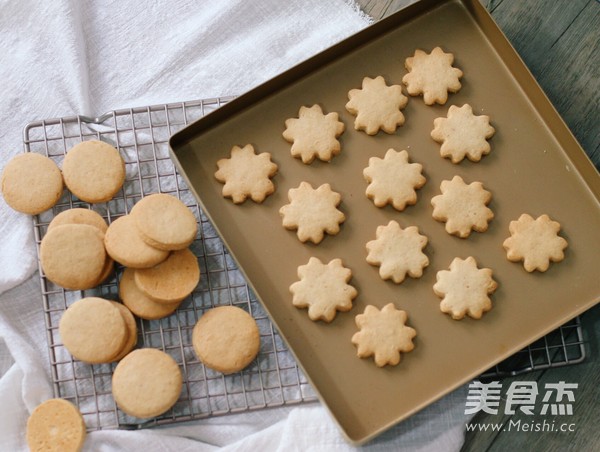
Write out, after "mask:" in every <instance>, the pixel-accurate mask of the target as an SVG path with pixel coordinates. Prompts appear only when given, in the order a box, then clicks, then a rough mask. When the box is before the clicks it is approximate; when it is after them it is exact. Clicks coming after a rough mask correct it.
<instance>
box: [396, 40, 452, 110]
mask: <svg viewBox="0 0 600 452" xmlns="http://www.w3.org/2000/svg"><path fill="white" fill-rule="evenodd" d="M453 62H454V55H453V54H451V53H445V52H444V51H443V50H442V49H441V48H439V47H436V48H435V49H433V50H432V51H431V53H425V52H423V51H422V50H420V49H417V50H416V51H415V54H414V56H412V57H408V58H407V59H406V60H405V61H404V66H405V67H406V69H407V70H408V74H406V75H405V76H404V77H402V82H403V83H404V84H405V85H406V90H407V91H408V94H410V95H411V96H418V95H419V94H423V100H424V101H425V104H427V105H433V104H434V103H436V102H437V103H438V104H440V105H444V104H445V103H446V101H447V100H448V92H451V93H455V92H457V91H458V90H459V89H460V87H461V85H460V81H459V79H460V78H461V77H462V75H463V73H462V71H461V70H460V69H457V68H455V67H452V63H453Z"/></svg>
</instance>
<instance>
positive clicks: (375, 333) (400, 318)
mask: <svg viewBox="0 0 600 452" xmlns="http://www.w3.org/2000/svg"><path fill="white" fill-rule="evenodd" d="M407 319H408V316H407V315H406V312H405V311H401V310H398V309H396V308H395V307H394V304H393V303H389V304H387V305H385V306H384V307H383V309H381V311H380V310H379V309H377V308H376V307H375V306H373V305H368V306H367V307H366V308H365V311H364V313H363V314H359V315H357V316H356V326H357V327H358V330H359V331H358V332H357V333H354V335H353V336H352V343H353V344H354V345H356V347H357V349H358V350H357V356H358V357H359V358H368V357H369V356H373V355H374V360H375V364H376V365H377V367H383V366H385V365H386V364H389V365H390V366H395V365H396V364H398V363H399V362H400V353H408V352H410V351H412V350H413V348H414V344H413V341H412V340H413V338H414V337H415V336H416V335H417V332H416V331H415V330H414V329H413V328H411V327H409V326H406V321H407Z"/></svg>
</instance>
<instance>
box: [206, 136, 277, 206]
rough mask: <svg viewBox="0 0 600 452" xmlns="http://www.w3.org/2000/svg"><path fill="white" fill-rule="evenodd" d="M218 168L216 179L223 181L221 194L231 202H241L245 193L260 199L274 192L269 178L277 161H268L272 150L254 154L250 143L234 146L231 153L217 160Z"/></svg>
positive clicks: (245, 196)
mask: <svg viewBox="0 0 600 452" xmlns="http://www.w3.org/2000/svg"><path fill="white" fill-rule="evenodd" d="M217 168H218V170H217V172H216V173H215V179H217V180H218V181H219V182H222V183H224V184H225V185H224V186H223V196H224V197H225V198H231V200H232V201H233V202H234V204H241V203H243V202H244V201H245V200H246V198H248V197H250V199H252V201H254V202H257V203H261V202H263V201H264V200H265V198H266V197H267V196H269V195H270V194H271V193H274V192H275V185H274V184H273V182H272V181H271V178H272V177H273V176H275V174H277V165H276V164H275V163H273V162H272V161H271V154H269V153H268V152H262V153H260V154H258V155H257V154H256V153H255V152H254V147H253V146H252V145H251V144H247V145H246V146H244V147H243V148H240V147H239V146H234V147H233V148H232V149H231V157H230V158H228V159H221V160H219V161H218V162H217Z"/></svg>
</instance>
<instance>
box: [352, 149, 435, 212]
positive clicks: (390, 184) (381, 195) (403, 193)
mask: <svg viewBox="0 0 600 452" xmlns="http://www.w3.org/2000/svg"><path fill="white" fill-rule="evenodd" d="M422 170H423V166H422V165H421V164H419V163H408V153H407V152H406V151H400V152H397V151H395V150H394V149H389V150H388V151H387V152H386V154H385V157H384V158H383V159H380V158H378V157H371V158H370V159H369V166H368V167H367V168H365V169H364V170H363V176H364V178H365V180H366V181H367V182H368V183H369V185H368V186H367V192H366V193H367V198H369V199H372V200H373V203H374V204H375V205H376V206H377V207H384V206H385V205H386V204H388V203H391V204H392V205H393V206H394V208H395V209H396V210H400V211H402V210H404V208H405V207H406V206H407V205H412V204H415V203H416V202H417V192H416V191H415V189H416V188H421V187H422V186H423V185H425V182H426V179H425V178H424V177H423V175H422V174H421V171H422Z"/></svg>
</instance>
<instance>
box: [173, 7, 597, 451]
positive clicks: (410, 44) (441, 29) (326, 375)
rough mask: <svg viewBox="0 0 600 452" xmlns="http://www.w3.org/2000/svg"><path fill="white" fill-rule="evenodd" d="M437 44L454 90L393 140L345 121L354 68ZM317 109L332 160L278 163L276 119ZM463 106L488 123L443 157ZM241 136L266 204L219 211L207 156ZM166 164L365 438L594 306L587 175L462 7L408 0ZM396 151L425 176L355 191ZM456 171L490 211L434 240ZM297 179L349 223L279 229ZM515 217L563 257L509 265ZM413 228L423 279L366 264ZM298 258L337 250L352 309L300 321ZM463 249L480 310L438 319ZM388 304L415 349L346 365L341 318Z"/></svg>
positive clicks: (309, 371) (239, 106) (486, 25)
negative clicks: (443, 279)
mask: <svg viewBox="0 0 600 452" xmlns="http://www.w3.org/2000/svg"><path fill="white" fill-rule="evenodd" d="M438 45H439V46H442V47H443V48H444V49H445V50H446V51H451V52H453V53H454V54H455V66H456V67H459V68H460V69H462V70H463V71H464V74H465V75H464V77H463V79H462V84H463V86H462V89H461V90H460V92H459V93H457V94H451V95H450V97H449V100H448V102H447V104H446V105H445V106H431V107H430V106H426V105H425V104H424V103H423V100H422V98H410V100H409V103H408V106H407V107H406V109H405V110H404V113H405V116H406V124H405V125H404V126H402V127H400V128H399V129H398V130H397V131H396V133H394V134H391V135H388V134H385V133H382V132H380V133H379V134H377V135H376V136H367V135H366V134H364V133H363V132H357V131H355V130H354V129H353V120H354V117H353V116H351V115H350V114H348V113H347V112H346V110H345V108H344V105H345V103H346V102H347V93H348V91H349V90H350V89H352V88H358V87H360V85H361V81H362V79H363V77H365V76H370V77H375V76H377V75H383V76H384V77H385V79H386V81H387V82H388V84H389V83H395V84H401V79H402V76H403V75H404V74H405V69H404V59H405V58H406V57H408V56H411V55H412V54H413V53H414V50H415V49H416V48H421V49H425V50H427V51H429V50H431V49H432V48H433V47H435V46H438ZM315 103H318V104H320V105H321V106H323V108H324V110H325V111H326V112H332V111H335V112H338V113H340V117H341V120H342V121H343V122H344V123H345V125H346V131H345V132H344V134H343V135H342V136H341V138H340V141H341V144H342V153H341V154H340V155H339V156H336V157H335V158H334V159H333V160H332V161H331V163H329V164H327V163H323V162H313V164H312V165H304V164H302V163H301V162H300V161H299V160H298V159H294V158H292V157H291V156H290V144H289V143H287V142H286V141H285V140H284V139H283V138H282V136H281V134H282V132H283V130H284V121H285V119H287V118H293V117H296V116H297V113H298V109H299V107H300V106H302V105H306V106H310V105H313V104H315ZM465 103H469V104H470V105H471V106H472V107H473V109H474V111H475V113H476V114H487V115H489V116H490V118H491V122H492V125H493V126H494V127H495V128H496V134H495V136H494V137H493V138H492V139H491V145H492V152H491V154H490V155H488V156H486V157H484V158H483V160H482V161H481V162H479V163H471V162H468V161H463V162H462V163H460V164H458V165H454V164H452V163H451V162H450V161H448V160H447V159H442V158H441V157H440V156H439V144H437V143H435V142H434V141H433V140H432V139H431V138H430V136H429V133H430V131H431V129H432V127H433V120H434V118H436V117H441V116H445V115H446V113H447V110H448V107H449V106H450V105H458V106H461V105H463V104H465ZM247 143H251V144H253V145H254V147H255V149H256V150H257V151H258V152H265V151H268V152H270V153H271V154H272V156H273V160H274V161H275V162H276V163H277V164H278V165H279V174H278V175H277V176H276V177H275V178H274V182H275V184H276V187H277V190H276V192H275V193H274V194H273V195H271V196H269V197H268V198H267V199H266V201H265V202H264V203H263V204H260V205H259V204H255V203H253V202H251V201H247V202H246V203H244V204H243V205H234V204H233V203H232V202H231V201H230V200H229V199H224V198H223V197H222V195H221V189H222V184H220V183H219V182H217V181H216V180H215V178H214V172H215V170H216V161H217V160H218V159H220V158H223V157H228V156H229V151H230V149H231V147H232V146H233V145H245V144H247ZM170 146H171V151H172V157H173V159H174V160H175V162H176V165H177V166H178V169H179V171H180V172H181V174H182V175H183V176H184V177H185V179H186V181H187V182H188V185H189V186H190V187H191V188H192V190H193V192H194V193H195V195H196V197H197V198H198V200H199V202H200V203H201V205H202V207H203V209H204V211H205V212H206V214H207V215H208V216H209V218H210V219H211V221H212V222H213V223H214V225H215V227H216V228H217V229H218V231H219V233H220V235H221V237H222V238H223V240H224V242H225V243H226V245H227V246H228V248H229V250H230V251H231V254H232V255H233V256H234V257H235V259H236V260H237V262H238V263H239V266H240V268H241V269H242V271H243V272H244V274H245V276H246V277H247V279H248V281H249V283H250V285H251V286H252V287H253V289H254V290H255V292H256V294H257V296H258V298H259V299H260V300H261V302H262V303H263V304H264V306H265V308H266V310H267V311H268V313H269V315H270V317H271V319H272V320H273V321H274V323H275V324H276V326H277V328H278V329H279V331H280V333H281V335H282V336H283V337H284V339H285V340H286V341H287V343H288V345H289V347H290V349H291V350H292V352H293V353H294V355H295V357H296V359H297V360H298V362H299V364H300V365H301V366H302V368H303V369H304V371H305V373H306V375H307V376H308V378H309V380H310V382H311V383H312V385H313V387H314V388H315V389H316V391H317V392H318V394H319V397H320V399H321V400H322V402H323V403H324V404H325V405H326V406H327V407H328V409H329V410H330V411H331V413H332V415H333V417H334V418H335V419H336V420H337V422H338V423H339V425H340V427H341V428H342V430H343V431H344V433H345V434H346V436H347V437H348V439H349V440H350V441H352V442H354V443H363V442H365V441H367V440H369V439H370V438H372V437H374V436H375V435H377V434H378V433H380V432H382V431H383V430H385V429H386V428H389V427H390V426H392V425H394V424H395V423H397V422H399V421H400V420H402V419H405V418H406V417H408V416H410V415H411V414H413V413H415V412H416V411H418V410H420V409H422V408H423V407H425V406H426V405H428V404H430V403H432V402H433V401H435V400H437V399H439V398H440V397H442V396H443V395H445V394H447V393H448V392H450V391H451V390H453V389H454V388H456V387H458V386H460V385H462V384H463V383H465V382H467V381H469V380H470V379H472V378H474V377H475V376H477V375H478V374H480V373H481V372H483V371H485V370H486V369H488V368H489V367H491V366H493V365H495V364H496V363H498V362H500V361H501V360H503V359H504V358H506V357H508V356H509V355H511V354H513V353H515V352H517V351H518V350H520V349H521V348H522V347H524V346H526V345H527V344H529V343H531V342H533V341H534V340H536V339H537V338H539V337H541V336H543V335H544V334H546V333H548V332H549V331H551V330H553V329H554V328H556V327H558V326H559V325H561V324H563V323H565V322H566V321H568V320H569V319H571V318H573V317H575V316H576V315H578V314H580V313H581V312H583V311H585V310H587V309H588V308H590V307H591V306H592V305H594V304H595V303H597V302H598V301H599V300H600V277H599V274H598V263H599V259H598V258H599V257H600V240H599V231H600V205H599V199H600V177H599V176H598V173H597V172H596V170H595V168H594V167H593V165H592V164H591V162H590V161H589V159H588V158H587V156H586V155H585V153H584V152H583V150H582V149H581V147H580V146H579V145H578V143H577V142H576V140H575V139H574V137H573V136H572V134H571V133H570V132H569V130H568V128H567V127H566V126H565V124H564V123H563V121H562V120H561V118H560V117H559V115H558V114H557V113H556V111H555V110H554V108H553V107H552V105H551V104H550V102H549V101H548V99H547V98H546V96H545V95H544V94H543V92H542V91H541V89H540V87H539V86H538V85H537V83H536V82H535V80H534V79H533V77H532V75H531V74H530V73H529V71H528V70H527V68H526V67H525V65H524V64H523V62H522V61H521V60H520V58H519V56H518V55H517V54H516V53H515V51H514V49H513V48H512V47H511V46H510V44H509V43H508V41H507V40H506V38H505V37H504V35H503V34H502V33H501V31H500V30H499V29H498V27H497V26H496V24H495V23H494V22H493V20H492V19H491V17H490V16H489V14H488V13H487V11H485V9H484V8H483V7H482V6H481V5H480V4H479V2H478V1H477V0H447V1H441V2H440V1H434V0H423V1H421V2H418V3H416V4H414V5H412V6H410V7H408V8H406V9H404V10H402V11H399V12H398V13H396V14H394V15H392V16H390V17H388V18H387V19H384V20H382V21H380V22H378V23H376V24H375V25H373V26H371V27H369V28H367V29H365V30H364V31H362V32H360V33H358V34H356V35H354V36H352V37H350V38H349V39H346V40H345V41H343V42H341V43H339V44H337V45H335V46H334V47H331V48H329V49H328V50H326V51H324V52H322V53H320V54H318V55H316V56H315V57H313V58H311V59H309V60H307V61H305V62H304V63H302V64H300V65H298V66H296V67H294V68H292V69H291V70H289V71H287V72H285V73H283V74H281V75H279V76H278V77H276V78H274V79H272V80H270V81H268V82H267V83H265V84H263V85H261V86H259V87H257V88H255V89H254V90H252V91H250V92H248V93H247V94H245V95H243V96H241V97H239V98H237V99H235V100H233V101H232V102H230V103H228V104H227V105H225V106H223V107H221V108H220V109H218V110H216V111H215V112H213V113H210V114H209V115H207V116H206V117H204V118H202V119H200V120H199V121H197V122H195V123H193V124H192V125H190V126H189V127H187V128H186V129H184V130H182V131H180V132H179V133H177V134H175V135H174V136H173V137H172V138H171V141H170ZM389 148H395V149H396V150H402V149H407V150H408V152H409V154H410V157H411V159H412V161H414V162H418V163H421V164H423V166H424V174H425V176H426V178H427V183H426V185H425V186H424V187H423V188H422V189H421V190H419V191H418V198H419V200H418V202H417V204H416V205H415V206H410V207H408V208H407V209H406V210H405V211H403V212H397V211H395V210H394V209H393V208H391V207H390V206H388V207H386V208H383V209H378V208H377V207H375V206H374V205H373V203H372V202H371V201H370V200H369V199H367V198H366V196H365V188H366V182H365V181H364V180H363V177H362V170H363V168H364V167H366V166H367V164H368V160H369V158H370V157H372V156H378V157H382V156H383V155H384V154H385V152H386V150H387V149H389ZM457 174H458V175H460V176H461V177H463V179H465V181H467V182H472V181H482V182H483V184H484V186H485V188H486V189H488V190H489V191H491V192H492V194H493V200H492V202H491V204H490V207H491V209H492V210H493V211H494V213H495V218H494V219H493V220H492V222H491V223H490V227H489V229H488V231H487V232H485V233H472V234H471V236H470V237H469V238H468V239H459V238H456V237H453V236H450V235H448V234H447V233H446V232H445V230H444V225H443V224H442V223H439V222H437V221H434V220H433V219H432V217H431V213H432V207H431V205H430V200H431V198H432V197H433V196H435V195H436V194H438V193H439V187H440V183H441V181H442V180H444V179H451V178H452V177H453V176H454V175H457ZM301 181H308V182H310V183H311V184H312V185H313V186H318V185H320V184H322V183H325V182H327V183H330V184H331V186H332V188H333V189H334V190H335V191H338V192H339V193H341V195H342V204H341V210H342V211H343V212H344V213H345V214H346V218H347V219H346V222H345V223H344V224H343V225H342V228H341V232H340V233H339V234H338V235H337V236H333V237H331V236H329V237H326V238H325V239H324V240H323V242H321V243H320V244H319V245H317V246H315V245H312V244H302V243H300V241H299V240H298V239H297V237H296V234H295V232H293V231H287V230H285V229H284V228H283V227H282V225H281V218H280V216H279V214H278V210H279V208H280V207H281V206H282V205H284V204H287V202H288V201H287V192H288V190H289V189H290V188H294V187H297V186H298V185H299V183H300V182H301ZM522 213H529V214H531V215H532V216H538V215H541V214H548V215H550V217H551V218H553V219H554V220H556V221H558V222H560V223H561V225H562V227H563V230H562V232H561V235H562V236H563V237H565V238H566V239H567V240H568V242H569V247H568V249H567V250H566V258H565V260H564V261H563V262H561V263H559V264H553V265H552V266H551V267H550V269H549V270H548V271H547V272H546V273H543V274H542V273H537V272H536V273H533V274H529V273H527V272H526V271H525V270H524V269H523V267H522V265H521V264H517V263H511V262H509V261H508V260H507V259H506V254H505V251H504V250H503V248H502V242H503V241H504V239H505V238H506V237H508V235H509V233H508V225H509V222H510V221H511V220H515V219H517V218H518V217H519V216H520V215H521V214H522ZM392 219H393V220H396V221H398V222H399V223H400V224H401V225H402V226H403V227H406V226H408V225H417V226H418V227H419V229H420V231H421V233H424V234H426V235H427V236H428V237H429V244H428V245H427V247H426V249H425V252H426V254H427V255H428V256H429V258H430V265H429V267H427V268H426V269H425V272H424V275H423V277H422V278H420V279H411V278H408V279H407V280H405V281H404V282H403V283H402V284H400V285H396V284H394V283H392V282H390V281H382V280H381V279H380V277H379V275H378V269H377V268H376V267H372V266H370V265H369V264H367V262H366V261H365V257H366V250H365V244H366V243H367V242H368V241H369V240H372V239H374V237H375V230H376V228H377V226H378V225H382V224H387V223H388V222H389V221H390V220H392ZM311 256H316V257H319V258H320V259H321V260H322V261H329V260H330V259H333V258H341V259H342V260H343V262H344V264H345V266H347V267H349V268H351V269H352V271H353V279H352V284H353V285H354V286H355V287H356V288H357V289H358V292H359V295H358V297H357V298H356V299H355V302H354V307H353V309H352V310H351V311H350V312H348V313H339V314H338V315H337V317H336V319H335V320H334V321H333V322H332V323H331V324H325V323H323V322H312V321H310V320H309V319H308V317H307V314H306V310H299V309H296V308H295V307H293V306H292V303H291V295H290V292H289V289H288V288H289V286H290V284H292V283H293V282H294V281H296V280H297V276H296V271H297V267H298V266H299V265H303V264H305V263H306V262H307V261H308V260H309V258H310V257H311ZM457 256H459V257H463V258H465V257H467V256H474V257H475V258H476V259H477V261H478V263H479V264H480V266H484V267H489V268H492V269H493V271H494V278H495V279H496V280H497V281H498V283H499V288H498V290H497V291H496V293H495V294H494V295H493V297H492V300H493V304H494V308H493V309H492V311H490V312H488V313H487V314H485V315H484V317H483V318H482V319H481V320H478V321H476V320H472V319H468V318H467V319H463V320H461V321H455V320H452V319H451V318H450V317H449V316H447V315H444V314H442V313H441V312H440V310H439V302H440V300H439V299H438V298H437V297H436V296H435V294H434V293H433V290H432V286H433V284H434V283H435V276H436V273H437V271H439V270H442V269H446V268H447V267H448V265H449V264H450V262H451V261H452V259H453V258H454V257H457ZM390 302H393V303H394V304H395V305H396V307H398V308H401V309H404V310H406V311H407V312H408V314H409V324H410V325H411V326H412V327H414V328H415V329H416V330H417V332H418V336H417V338H416V341H415V345H416V346H415V349H414V351H413V352H411V353H409V354H406V355H404V356H403V359H402V362H401V363H400V364H399V365H398V366H396V367H389V366H388V367H386V368H377V367H376V366H375V365H374V363H373V362H372V359H358V358H357V357H356V349H355V347H354V346H353V345H352V343H351V342H350V338H351V337H352V335H353V334H354V332H355V331H356V327H355V324H354V317H355V316H356V315H357V314H359V313H362V312H363V310H364V308H365V306H366V305H367V304H373V305H376V306H379V307H382V306H384V305H385V304H387V303H390Z"/></svg>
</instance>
